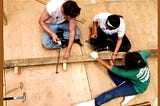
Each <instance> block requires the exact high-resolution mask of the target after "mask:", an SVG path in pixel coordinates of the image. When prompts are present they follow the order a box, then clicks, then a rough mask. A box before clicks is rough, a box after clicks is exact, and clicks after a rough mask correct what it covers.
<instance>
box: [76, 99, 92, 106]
mask: <svg viewBox="0 0 160 106" xmlns="http://www.w3.org/2000/svg"><path fill="white" fill-rule="evenodd" d="M74 106H95V100H94V99H93V100H90V101H88V102H82V103H79V104H76V105H74Z"/></svg>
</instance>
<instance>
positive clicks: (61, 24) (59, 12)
mask: <svg viewBox="0 0 160 106" xmlns="http://www.w3.org/2000/svg"><path fill="white" fill-rule="evenodd" d="M80 10H81V8H79V6H78V5H77V3H76V2H75V1H72V0H67V1H66V0H51V1H49V2H48V3H47V4H46V7H45V9H44V10H43V12H42V14H41V16H40V18H39V24H40V26H41V27H42V29H43V33H42V45H43V46H44V47H45V48H47V49H54V48H59V45H58V44H57V40H60V38H59V35H58V31H59V30H61V31H63V33H62V38H63V39H65V40H68V42H67V48H66V51H65V54H64V58H65V59H67V58H69V57H70V51H71V48H72V44H73V42H74V40H75V39H79V37H80V30H79V28H78V27H77V26H76V17H77V16H78V15H79V14H80Z"/></svg>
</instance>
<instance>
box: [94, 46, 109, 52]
mask: <svg viewBox="0 0 160 106" xmlns="http://www.w3.org/2000/svg"><path fill="white" fill-rule="evenodd" d="M106 50H109V46H106V47H103V48H98V49H97V50H96V51H97V52H100V51H106Z"/></svg>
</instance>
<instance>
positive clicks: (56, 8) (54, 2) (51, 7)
mask: <svg viewBox="0 0 160 106" xmlns="http://www.w3.org/2000/svg"><path fill="white" fill-rule="evenodd" d="M64 2H66V0H51V1H49V2H48V3H47V5H46V10H47V12H48V13H49V15H50V16H51V17H50V18H49V19H48V20H47V21H46V23H52V24H60V23H62V22H64V21H65V18H64V15H63V13H62V12H61V6H62V4H63V3H64Z"/></svg>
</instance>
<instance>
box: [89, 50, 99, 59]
mask: <svg viewBox="0 0 160 106" xmlns="http://www.w3.org/2000/svg"><path fill="white" fill-rule="evenodd" d="M90 56H91V57H92V58H93V59H96V58H98V53H97V52H91V53H90Z"/></svg>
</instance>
